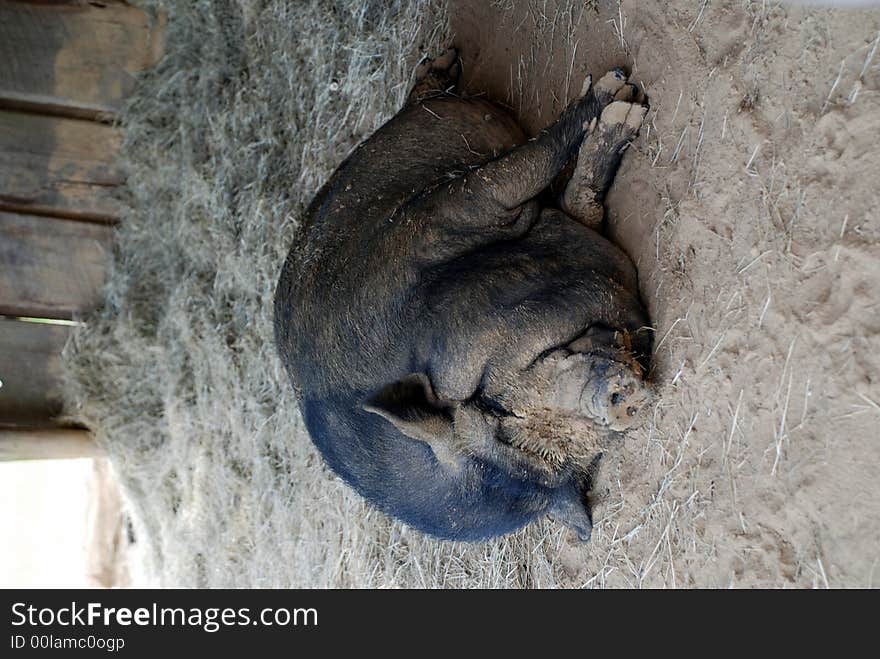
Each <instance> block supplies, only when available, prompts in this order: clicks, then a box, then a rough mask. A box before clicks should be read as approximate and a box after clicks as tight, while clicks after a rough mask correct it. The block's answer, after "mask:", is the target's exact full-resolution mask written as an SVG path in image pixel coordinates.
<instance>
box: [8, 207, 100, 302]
mask: <svg viewBox="0 0 880 659" xmlns="http://www.w3.org/2000/svg"><path fill="white" fill-rule="evenodd" d="M112 231H113V229H112V227H110V226H108V225H106V224H95V223H93V222H77V221H74V220H59V219H55V218H47V217H40V216H38V215H19V214H16V213H6V212H3V211H0V314H2V315H4V316H33V317H37V318H71V317H72V316H73V314H74V313H75V312H81V311H87V310H90V309H95V308H97V307H99V306H100V305H101V303H102V301H103V291H102V288H103V286H104V281H105V279H106V273H107V260H108V258H109V255H110V244H111V240H112Z"/></svg>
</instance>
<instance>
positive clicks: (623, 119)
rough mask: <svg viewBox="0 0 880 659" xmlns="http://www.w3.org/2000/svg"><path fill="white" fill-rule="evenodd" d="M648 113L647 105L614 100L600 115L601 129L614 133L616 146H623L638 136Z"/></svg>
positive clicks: (601, 130)
mask: <svg viewBox="0 0 880 659" xmlns="http://www.w3.org/2000/svg"><path fill="white" fill-rule="evenodd" d="M633 86H635V85H633ZM647 113H648V107H647V106H646V105H640V104H639V103H629V102H627V101H612V102H611V103H610V104H608V105H607V106H606V107H605V109H604V110H602V115H601V116H600V117H599V131H600V132H605V133H614V134H615V138H614V140H613V142H614V143H615V146H622V145H623V144H625V143H626V142H628V141H629V140H631V139H632V138H633V137H635V136H636V134H637V133H638V132H639V128H640V127H641V125H642V121H644V119H645V115H646V114H647Z"/></svg>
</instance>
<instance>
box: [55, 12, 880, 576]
mask: <svg viewBox="0 0 880 659" xmlns="http://www.w3.org/2000/svg"><path fill="white" fill-rule="evenodd" d="M147 4H148V5H149V6H153V5H156V4H160V5H161V4H162V3H161V2H147ZM166 8H167V10H168V30H167V40H166V53H165V56H164V58H163V60H162V61H161V62H160V63H159V65H158V66H157V67H156V68H155V70H153V71H151V72H149V73H147V74H145V75H144V76H142V77H141V78H140V80H139V82H138V86H137V89H136V90H135V93H134V94H133V96H132V99H131V101H130V102H129V103H128V105H127V106H126V108H125V109H124V111H123V113H122V127H123V128H124V130H125V134H126V138H125V143H124V145H123V154H124V157H125V166H126V171H127V174H128V186H127V188H128V195H129V196H128V198H127V199H126V200H125V201H126V207H127V209H128V210H127V212H126V215H125V217H124V218H123V221H122V222H121V223H120V225H119V228H118V229H117V231H116V242H115V247H114V256H113V265H112V270H111V275H110V280H109V283H108V287H107V290H106V305H105V308H104V309H102V310H101V311H99V312H98V313H96V314H93V315H91V316H89V317H88V318H86V319H84V320H85V323H86V324H85V326H84V327H82V328H80V329H78V330H77V333H76V335H75V338H74V340H73V342H72V343H71V344H69V345H68V347H67V349H66V365H67V371H68V375H69V383H68V384H69V387H68V388H69V391H68V399H69V404H70V410H71V411H72V414H71V417H72V419H73V420H76V421H78V422H81V423H84V424H86V425H88V426H89V427H90V428H92V429H93V430H94V432H95V434H96V438H97V440H98V441H99V443H100V444H101V446H102V447H104V449H105V450H106V451H107V454H108V456H109V458H110V462H111V463H112V469H113V471H114V473H115V474H116V475H117V476H118V478H119V481H120V483H121V486H122V489H123V491H124V495H125V498H126V511H125V515H126V516H127V518H129V519H130V520H131V528H130V529H126V533H127V534H128V535H129V536H130V537H132V538H135V539H136V541H135V545H134V546H135V549H136V550H137V551H136V554H137V557H138V558H137V560H138V564H137V565H131V574H132V577H131V578H132V580H133V582H134V583H138V584H143V583H146V584H152V585H163V586H221V587H253V586H275V587H284V586H299V587H303V586H306V587H410V588H421V587H495V588H514V587H727V586H736V587H749V586H769V587H787V586H795V587H810V586H815V587H826V586H831V587H837V586H849V587H867V586H873V585H874V584H875V583H876V581H877V580H878V579H880V574H876V573H877V570H876V568H877V564H878V562H880V485H878V480H877V478H876V477H875V474H874V471H875V469H876V466H877V465H878V464H880V433H878V431H877V428H878V427H880V385H878V373H880V295H878V291H880V217H878V210H877V209H878V207H880V206H878V191H877V188H878V186H877V181H878V175H880V150H878V148H877V147H878V135H880V52H878V51H880V47H878V43H880V8H874V9H859V10H834V9H828V8H815V7H804V6H801V5H791V4H784V5H778V4H775V3H765V2H748V1H746V2H742V1H740V2H720V1H715V0H700V1H698V0H694V1H693V2H665V3H660V2H654V1H645V2H635V1H631V0H623V1H621V2H620V3H618V2H586V3H585V2H582V1H576V2H575V1H571V0H516V1H512V0H497V1H495V2H491V3H489V2H465V1H464V0H454V1H453V2H451V4H449V5H448V6H447V5H446V4H444V3H443V2H441V1H440V0H411V1H409V2H400V3H387V2H384V1H379V0H362V1H360V2H330V0H311V1H310V2H296V3H291V2H288V1H287V0H264V2H261V3H259V4H256V3H250V2H237V1H236V0H204V1H203V2H200V3H198V4H196V3H168V4H167V5H166ZM450 42H451V43H454V44H455V45H457V46H458V47H459V49H460V51H461V55H462V57H463V62H464V82H465V86H466V87H467V88H468V89H469V90H470V91H471V92H472V93H480V92H485V93H486V94H488V95H489V97H490V98H492V99H494V100H496V101H498V102H500V103H504V104H506V105H508V106H509V107H510V108H511V109H512V111H513V112H514V113H515V114H516V115H517V116H518V117H519V119H520V121H521V122H522V123H523V125H524V126H525V127H526V128H527V130H528V131H530V132H531V133H535V132H536V131H537V130H539V129H540V128H541V127H543V126H545V125H547V124H549V123H550V122H552V121H553V120H554V119H555V118H556V117H557V116H558V113H559V112H560V110H561V109H562V108H563V107H564V105H565V103H566V101H567V100H570V99H571V97H572V95H573V94H574V92H575V91H576V90H579V89H580V86H581V82H582V80H583V77H584V75H585V74H586V73H587V72H592V73H593V74H594V75H595V76H598V75H601V74H602V73H604V72H605V71H606V70H607V69H609V68H611V67H613V66H619V65H623V66H626V67H627V68H629V69H631V71H632V76H633V78H634V79H635V80H637V81H638V82H639V83H640V84H642V85H644V89H645V91H646V93H647V94H648V96H649V97H650V103H651V110H650V112H649V115H648V120H647V122H646V125H645V126H644V128H643V130H642V133H641V136H640V137H639V138H638V140H637V141H636V142H635V143H634V144H633V145H632V146H631V147H630V150H629V152H628V153H627V154H626V157H625V158H624V161H623V165H622V168H621V171H620V173H619V174H618V176H617V180H616V183H615V185H614V188H613V190H612V193H611V194H610V196H609V198H608V207H609V220H610V222H609V224H610V231H611V234H612V236H613V237H614V238H615V239H616V240H617V241H618V242H619V243H620V244H621V245H622V246H623V247H624V248H625V249H626V251H628V253H629V254H630V255H631V256H632V258H633V260H634V261H635V262H636V263H637V265H638V269H639V275H640V285H641V289H642V293H643V297H644V298H645V300H646V302H647V304H648V307H649V310H650V314H651V318H652V321H653V326H654V328H655V330H656V340H655V347H656V351H655V354H654V356H653V363H654V367H653V372H652V377H653V379H654V382H655V383H656V387H657V390H658V397H657V402H656V404H655V405H654V407H653V409H652V410H651V412H650V414H649V415H648V419H647V420H646V422H645V424H644V425H643V426H642V427H640V428H639V429H638V430H635V431H633V432H631V433H629V434H628V435H627V436H626V439H625V440H624V441H623V442H622V444H621V445H620V447H619V449H618V450H617V451H616V452H613V453H611V454H609V455H607V456H606V459H605V466H604V470H603V486H602V491H603V492H605V496H604V498H603V500H602V501H601V502H600V504H599V505H598V507H597V510H596V511H595V522H596V528H595V529H594V533H593V537H592V540H591V542H590V543H589V544H586V545H585V544H580V543H578V542H577V540H576V539H575V537H574V536H573V534H572V533H571V532H570V531H568V530H567V529H564V528H562V527H561V526H559V525H557V524H554V523H552V522H550V521H539V522H537V523H535V524H533V525H531V526H530V527H528V528H526V529H523V530H521V531H519V532H517V533H515V534H511V535H509V536H506V537H504V538H499V539H496V540H493V541H491V542H486V543H481V544H462V543H449V542H439V541H436V540H434V539H431V538H428V537H425V536H423V535H421V534H419V533H417V532H415V531H413V530H412V529H408V528H407V527H405V526H404V525H402V524H400V523H397V522H393V521H391V520H389V519H388V518H386V517H385V516H384V515H382V514H381V513H379V512H377V511H376V510H374V509H371V508H370V507H369V506H367V505H366V504H365V503H364V502H363V501H362V500H361V499H360V497H358V496H357V495H356V494H355V493H354V492H353V491H352V490H351V489H350V488H348V487H347V486H346V485H345V484H344V483H342V482H341V481H340V480H339V479H338V478H336V477H335V476H334V475H333V474H332V473H330V472H329V470H328V469H327V468H326V467H325V466H324V465H323V462H322V460H321V458H320V456H319V455H318V453H317V451H316V450H315V448H314V446H312V444H311V442H310V441H309V440H308V437H307V434H306V432H305V429H304V427H303V424H302V419H301V418H300V416H299V413H298V410H297V405H296V401H295V400H294V397H293V393H292V389H291V387H290V385H289V382H287V379H286V376H285V374H284V371H283V368H282V366H281V364H280V361H279V360H278V357H277V354H276V351H275V347H274V341H273V333H272V297H273V293H274V288H275V282H276V281H277V277H278V272H279V269H280V267H281V264H282V262H283V259H284V257H285V255H286V253H287V251H288V249H289V247H290V244H291V242H292V241H293V240H295V239H296V235H297V226H298V222H299V218H300V217H301V216H302V213H303V211H304V209H305V207H306V205H307V204H308V203H309V201H310V200H311V198H312V196H313V195H314V194H315V192H316V191H317V189H318V187H319V186H320V185H321V184H323V182H324V181H326V180H327V178H328V176H329V175H330V174H331V173H332V171H333V170H334V169H335V168H336V167H337V166H338V165H339V163H340V162H342V160H343V159H344V158H345V157H346V156H347V155H348V154H349V153H350V152H351V150H352V149H353V148H354V147H355V146H356V145H357V144H358V143H359V142H361V141H362V140H364V139H366V137H368V136H369V135H370V134H372V132H373V131H375V130H376V128H377V127H378V126H380V125H381V124H382V123H383V122H384V121H386V120H387V119H388V118H390V117H391V116H393V114H394V113H395V112H396V111H397V110H398V109H399V108H400V106H401V104H402V103H403V100H404V99H405V97H406V94H407V91H408V87H409V85H410V84H411V82H412V71H413V69H414V67H415V65H416V63H417V62H418V60H419V59H420V58H421V57H422V56H423V55H427V54H436V53H439V52H441V51H442V50H443V49H444V48H445V47H446V46H447V45H449V43H450ZM117 518H118V516H117V515H116V514H115V513H114V515H113V519H117ZM118 537H119V536H118V535H115V534H113V533H109V534H107V536H106V538H105V541H106V542H109V543H110V544H111V545H113V543H114V542H116V539H117V538H118ZM114 546H115V545H114Z"/></svg>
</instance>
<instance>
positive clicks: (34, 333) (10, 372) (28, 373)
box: [0, 318, 70, 426]
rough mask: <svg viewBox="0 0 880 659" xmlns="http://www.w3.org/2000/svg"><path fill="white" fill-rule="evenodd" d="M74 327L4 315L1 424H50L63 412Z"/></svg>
mask: <svg viewBox="0 0 880 659" xmlns="http://www.w3.org/2000/svg"><path fill="white" fill-rule="evenodd" d="M69 334H70V327H65V326H62V325H46V324H43V323H29V322H23V321H19V320H9V319H5V318H0V382H2V386H0V424H2V425H22V426H26V425H46V423H47V421H49V420H50V419H52V418H53V417H56V416H57V415H58V414H59V413H60V412H61V405H62V398H61V387H60V377H61V350H62V349H63V348H64V343H65V342H66V341H67V337H68V335H69Z"/></svg>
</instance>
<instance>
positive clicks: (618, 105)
mask: <svg viewBox="0 0 880 659" xmlns="http://www.w3.org/2000/svg"><path fill="white" fill-rule="evenodd" d="M636 96H638V90H637V89H636V88H635V85H626V86H625V87H623V88H621V89H620V90H619V92H618V93H617V94H616V96H615V99H616V100H614V101H613V102H612V103H610V104H609V105H608V106H606V107H605V109H604V110H603V111H602V114H601V116H600V117H599V119H598V121H597V120H595V119H594V120H593V121H592V122H591V124H590V126H589V127H588V128H587V135H586V137H585V138H584V141H583V143H582V144H581V146H580V149H579V151H578V157H577V165H576V166H575V170H574V174H573V175H572V177H571V179H570V180H569V181H568V184H567V185H566V188H565V192H564V193H563V194H562V199H561V206H562V208H563V210H564V211H565V212H566V213H568V214H569V215H570V216H572V217H574V218H575V219H576V220H578V221H579V222H581V223H583V224H585V225H586V226H588V227H590V228H591V229H597V230H598V229H600V228H601V226H602V219H603V216H604V209H603V206H602V204H603V202H604V201H605V195H606V194H607V193H608V189H609V188H610V187H611V183H612V181H613V180H614V175H615V174H616V172H617V168H618V167H619V166H620V160H621V158H622V157H623V152H624V151H625V150H626V148H627V147H628V146H629V144H630V142H632V140H633V139H635V137H636V135H637V134H638V132H639V127H640V126H641V125H642V120H643V119H644V118H645V114H646V113H647V111H648V108H647V106H646V105H643V104H641V103H638V102H630V101H635V98H634V97H636Z"/></svg>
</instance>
